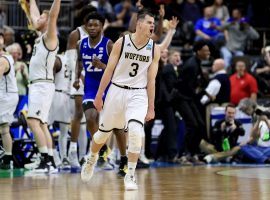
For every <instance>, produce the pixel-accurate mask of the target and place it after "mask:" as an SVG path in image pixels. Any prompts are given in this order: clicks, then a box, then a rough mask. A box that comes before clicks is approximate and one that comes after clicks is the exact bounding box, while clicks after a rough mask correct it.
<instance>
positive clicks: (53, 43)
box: [44, 0, 61, 50]
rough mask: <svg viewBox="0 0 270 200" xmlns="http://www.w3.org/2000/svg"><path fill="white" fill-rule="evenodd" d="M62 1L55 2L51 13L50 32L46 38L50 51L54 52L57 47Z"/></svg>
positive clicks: (56, 0) (49, 20)
mask: <svg viewBox="0 0 270 200" xmlns="http://www.w3.org/2000/svg"><path fill="white" fill-rule="evenodd" d="M60 5H61V0H54V1H53V4H52V7H51V9H50V12H49V19H48V30H47V32H46V35H45V36H44V40H45V44H46V46H47V48H48V49H50V50H54V49H55V48H56V47H57V43H58V39H57V19H58V15H59V11H60Z"/></svg>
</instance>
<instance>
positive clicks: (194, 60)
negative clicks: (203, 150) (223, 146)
mask: <svg viewBox="0 0 270 200" xmlns="http://www.w3.org/2000/svg"><path fill="white" fill-rule="evenodd" d="M194 52H195V55H194V56H192V57H191V58H189V59H188V60H187V61H186V62H185V64H184V65H183V67H182V69H181V70H180V73H179V77H178V80H177V83H176V84H175V88H174V89H173V90H172V92H171V95H172V104H173V106H174V108H175V110H177V111H178V112H179V113H180V115H181V116H182V117H183V120H184V122H185V127H186V133H185V144H186V151H187V153H189V154H190V155H191V156H192V161H193V162H194V163H198V164H200V163H201V162H200V161H199V159H198V156H197V154H198V153H199V144H200V141H201V139H202V138H206V130H205V123H204V121H203V119H202V116H201V113H200V112H199V110H198V107H197V105H196V103H195V102H196V99H197V96H196V95H197V93H196V91H197V89H198V88H199V87H200V82H202V81H203V80H202V79H203V74H202V68H201V61H202V60H207V59H209V57H210V50H209V47H208V43H207V42H206V41H204V40H201V41H198V42H196V43H195V44H194Z"/></svg>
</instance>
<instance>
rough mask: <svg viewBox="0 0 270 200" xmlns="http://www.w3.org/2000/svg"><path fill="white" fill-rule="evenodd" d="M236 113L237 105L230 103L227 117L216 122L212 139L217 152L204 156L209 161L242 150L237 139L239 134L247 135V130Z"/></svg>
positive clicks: (226, 109) (221, 158)
mask: <svg viewBox="0 0 270 200" xmlns="http://www.w3.org/2000/svg"><path fill="white" fill-rule="evenodd" d="M235 114H236V108H235V106H234V105H232V104H228V105H227V106H226V108H225V118H224V119H221V120H218V121H217V122H216V123H215V125H214V127H213V129H212V137H211V141H212V144H213V145H214V147H215V149H216V150H217V152H216V153H213V154H210V155H208V156H206V157H204V160H206V162H207V163H211V162H217V161H220V160H223V159H225V158H228V157H230V156H233V155H235V154H236V153H237V152H238V151H239V150H240V148H239V146H238V143H237V141H238V137H239V136H244V135H245V130H244V128H243V126H242V123H241V122H240V121H239V120H236V119H235ZM225 152H226V153H225Z"/></svg>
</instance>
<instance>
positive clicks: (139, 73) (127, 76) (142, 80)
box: [112, 35, 155, 88]
mask: <svg viewBox="0 0 270 200" xmlns="http://www.w3.org/2000/svg"><path fill="white" fill-rule="evenodd" d="M154 48H155V43H154V42H153V40H152V39H149V41H148V43H147V44H146V45H145V46H144V47H142V48H140V49H138V48H137V47H136V46H135V45H134V43H133V42H132V39H131V35H125V36H124V37H123V43H122V49H121V55H120V58H119V61H118V64H117V65H116V68H115V71H114V74H113V77H112V82H113V83H116V84H118V85H122V86H124V85H125V86H129V87H136V88H142V87H146V85H147V71H148V68H149V66H150V64H151V63H152V60H153V56H154Z"/></svg>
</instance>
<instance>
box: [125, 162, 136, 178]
mask: <svg viewBox="0 0 270 200" xmlns="http://www.w3.org/2000/svg"><path fill="white" fill-rule="evenodd" d="M136 166H137V163H136V162H128V172H127V175H128V176H130V177H134V175H135V169H136Z"/></svg>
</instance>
